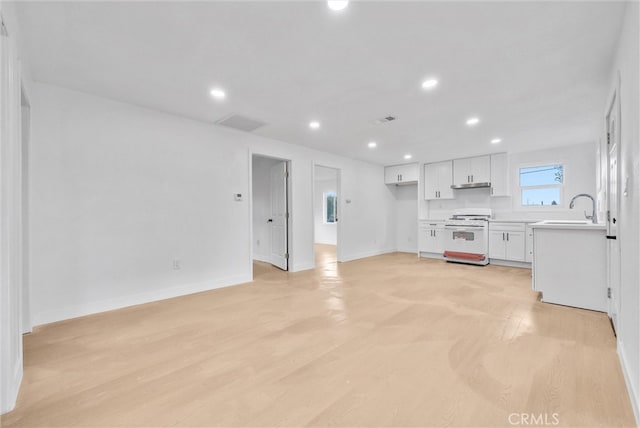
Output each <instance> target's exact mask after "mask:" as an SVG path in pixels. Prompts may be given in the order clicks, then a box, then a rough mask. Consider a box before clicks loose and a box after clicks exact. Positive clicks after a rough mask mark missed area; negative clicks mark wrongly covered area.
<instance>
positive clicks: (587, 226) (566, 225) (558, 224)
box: [531, 220, 607, 230]
mask: <svg viewBox="0 0 640 428" xmlns="http://www.w3.org/2000/svg"><path fill="white" fill-rule="evenodd" d="M531 227H532V228H534V229H564V230H606V228H607V226H606V224H604V223H597V224H593V223H591V222H583V221H579V220H545V221H540V222H538V223H533V224H532V225H531Z"/></svg>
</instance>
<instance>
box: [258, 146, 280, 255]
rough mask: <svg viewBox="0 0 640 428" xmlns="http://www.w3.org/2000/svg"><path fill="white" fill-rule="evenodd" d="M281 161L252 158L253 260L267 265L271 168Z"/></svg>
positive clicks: (260, 157) (269, 239) (269, 237)
mask: <svg viewBox="0 0 640 428" xmlns="http://www.w3.org/2000/svg"><path fill="white" fill-rule="evenodd" d="M279 162H283V161H281V160H276V159H271V158H265V157H262V156H253V163H252V165H253V166H252V174H251V180H252V183H253V188H252V192H253V195H252V198H253V199H252V200H253V205H252V207H253V208H252V210H253V259H254V260H259V261H263V262H267V263H269V260H270V255H271V228H270V227H269V223H268V222H267V220H268V219H269V218H270V217H271V167H273V166H275V165H276V164H278V163H279Z"/></svg>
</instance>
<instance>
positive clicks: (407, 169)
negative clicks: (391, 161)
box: [384, 163, 419, 184]
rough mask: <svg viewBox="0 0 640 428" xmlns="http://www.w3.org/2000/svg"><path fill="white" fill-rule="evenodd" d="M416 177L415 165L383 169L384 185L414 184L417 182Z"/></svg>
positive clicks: (417, 171) (417, 173)
mask: <svg viewBox="0 0 640 428" xmlns="http://www.w3.org/2000/svg"><path fill="white" fill-rule="evenodd" d="M418 175H419V169H418V164H417V163H409V164H404V165H392V166H386V167H384V183H385V184H415V183H417V182H418Z"/></svg>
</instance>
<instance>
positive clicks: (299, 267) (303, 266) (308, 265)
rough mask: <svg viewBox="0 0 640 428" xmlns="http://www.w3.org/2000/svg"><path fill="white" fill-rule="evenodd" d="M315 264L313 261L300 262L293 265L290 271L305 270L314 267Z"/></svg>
mask: <svg viewBox="0 0 640 428" xmlns="http://www.w3.org/2000/svg"><path fill="white" fill-rule="evenodd" d="M314 267H315V265H314V264H313V263H300V264H296V265H295V266H291V267H290V269H289V272H300V271H303V270H309V269H313V268H314Z"/></svg>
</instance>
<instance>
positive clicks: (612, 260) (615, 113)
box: [606, 85, 622, 331]
mask: <svg viewBox="0 0 640 428" xmlns="http://www.w3.org/2000/svg"><path fill="white" fill-rule="evenodd" d="M619 87H620V86H619V85H618V88H619ZM618 93H619V91H618V89H616V90H615V91H614V93H613V96H612V97H611V102H610V103H609V106H608V109H607V114H606V131H607V133H606V138H607V149H606V150H607V175H606V177H607V199H606V209H607V212H606V221H607V223H606V225H607V282H608V287H609V290H608V296H609V318H611V324H612V325H613V329H614V331H618V329H619V325H618V314H619V313H620V302H621V298H622V296H621V287H620V269H621V266H620V240H619V239H618V224H619V222H620V218H619V208H620V203H619V197H620V168H619V160H620V125H619V122H620V121H619V118H620V100H619V97H618Z"/></svg>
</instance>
